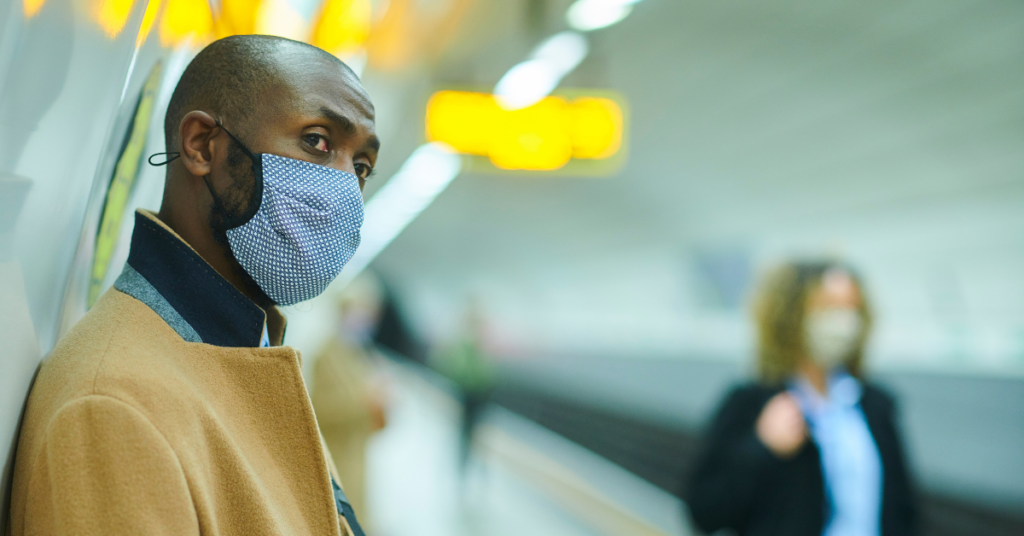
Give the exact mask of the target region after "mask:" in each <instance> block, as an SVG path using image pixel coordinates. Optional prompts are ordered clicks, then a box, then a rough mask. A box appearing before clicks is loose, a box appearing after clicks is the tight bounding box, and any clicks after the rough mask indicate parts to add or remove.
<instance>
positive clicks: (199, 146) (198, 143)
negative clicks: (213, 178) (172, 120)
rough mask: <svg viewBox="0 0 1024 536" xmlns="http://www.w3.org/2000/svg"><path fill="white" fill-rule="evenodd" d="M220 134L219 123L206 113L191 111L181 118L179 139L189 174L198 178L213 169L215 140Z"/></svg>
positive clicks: (183, 161) (182, 158)
mask: <svg viewBox="0 0 1024 536" xmlns="http://www.w3.org/2000/svg"><path fill="white" fill-rule="evenodd" d="M219 132H220V127H219V126H217V121H216V120H215V119H214V118H213V116H211V115H210V114H208V113H206V112H200V111H191V112H189V113H187V114H185V117H182V118H181V124H180V125H178V139H179V140H181V161H182V163H183V164H184V165H185V168H186V169H188V171H189V173H191V174H192V175H195V176H197V177H204V176H206V175H209V174H210V171H211V170H212V169H213V140H214V138H215V137H216V136H217V134H218V133H219Z"/></svg>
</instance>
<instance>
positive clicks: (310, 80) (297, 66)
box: [281, 54, 374, 122]
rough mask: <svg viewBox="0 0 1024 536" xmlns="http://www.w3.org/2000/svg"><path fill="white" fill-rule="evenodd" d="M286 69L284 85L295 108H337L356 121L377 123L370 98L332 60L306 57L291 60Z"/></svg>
mask: <svg viewBox="0 0 1024 536" xmlns="http://www.w3.org/2000/svg"><path fill="white" fill-rule="evenodd" d="M288 59H289V60H292V61H286V63H285V64H284V65H283V66H282V67H283V69H282V71H283V72H282V80H281V82H282V84H283V86H285V88H287V91H288V93H290V97H291V99H292V100H293V102H294V103H295V104H299V105H304V107H314V108H317V109H319V108H322V107H324V106H328V107H333V108H336V109H337V111H344V112H346V113H347V114H356V115H357V116H359V117H352V118H351V119H352V120H354V121H357V120H361V119H368V120H369V121H371V122H372V121H373V119H374V109H373V103H372V102H371V101H370V97H369V96H368V95H367V94H366V90H364V89H363V85H362V84H361V83H360V82H359V79H357V78H356V77H355V75H354V74H352V73H351V71H349V70H348V69H347V68H346V67H344V66H343V65H341V64H340V63H339V62H338V61H336V60H334V59H332V58H324V57H319V55H316V56H315V55H311V54H302V55H298V56H297V57H294V58H288Z"/></svg>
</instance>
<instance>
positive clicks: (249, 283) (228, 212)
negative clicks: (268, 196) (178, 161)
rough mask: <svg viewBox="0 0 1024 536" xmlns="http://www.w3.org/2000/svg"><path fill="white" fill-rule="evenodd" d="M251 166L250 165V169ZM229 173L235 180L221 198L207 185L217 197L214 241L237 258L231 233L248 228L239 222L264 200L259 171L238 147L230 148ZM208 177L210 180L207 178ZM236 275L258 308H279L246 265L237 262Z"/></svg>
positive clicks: (213, 210) (212, 220) (213, 212)
mask: <svg viewBox="0 0 1024 536" xmlns="http://www.w3.org/2000/svg"><path fill="white" fill-rule="evenodd" d="M247 164H248V165H247ZM225 167H226V172H227V175H228V177H229V178H230V179H231V180H230V182H229V184H228V188H227V189H226V190H225V191H224V192H223V193H221V194H216V193H214V191H213V187H212V185H211V184H210V182H209V180H207V181H206V186H207V188H209V189H210V194H211V196H212V197H213V207H212V208H210V230H211V231H213V240H214V241H215V242H217V244H219V245H220V246H221V247H223V248H224V249H225V252H226V253H228V254H230V255H231V257H232V258H234V252H233V251H232V250H231V243H230V241H229V240H228V233H227V232H228V230H229V229H233V228H235V227H238V226H240V225H244V224H245V222H241V223H239V222H238V221H237V220H238V219H239V218H241V217H242V216H244V215H245V214H251V213H254V212H255V210H253V208H254V205H258V203H260V202H261V201H262V200H261V199H256V191H257V188H256V170H255V167H254V166H253V164H252V161H251V160H250V159H249V156H248V155H246V154H245V153H243V152H242V151H241V150H240V149H239V148H238V147H236V146H235V144H234V143H232V144H231V145H229V148H228V158H227V165H226V166H225ZM207 177H208V176H207ZM234 272H235V275H236V276H237V277H238V278H239V279H240V280H241V281H242V282H243V283H244V284H245V286H246V288H247V289H248V290H249V295H250V296H252V297H253V298H254V301H255V302H256V305H258V306H260V307H262V308H264V309H266V308H267V307H270V306H273V305H277V304H276V303H275V302H274V300H272V299H270V297H269V296H267V295H266V293H264V292H263V289H261V288H260V286H259V284H257V283H256V280H255V279H253V278H252V276H251V275H249V272H246V271H245V269H244V268H242V265H241V264H240V263H238V261H237V259H236V261H235V268H234Z"/></svg>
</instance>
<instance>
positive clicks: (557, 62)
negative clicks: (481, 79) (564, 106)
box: [494, 31, 589, 110]
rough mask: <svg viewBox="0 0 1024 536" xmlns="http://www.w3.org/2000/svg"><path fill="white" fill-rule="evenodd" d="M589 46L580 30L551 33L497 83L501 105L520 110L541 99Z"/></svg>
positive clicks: (571, 67) (556, 84)
mask: <svg viewBox="0 0 1024 536" xmlns="http://www.w3.org/2000/svg"><path fill="white" fill-rule="evenodd" d="M588 50H589V46H588V45H587V38H586V37H584V36H583V35H582V34H579V33H577V32H572V31H565V32H560V33H557V34H555V35H553V36H551V37H550V38H548V39H547V40H546V41H544V42H543V43H541V44H540V45H539V46H538V47H537V48H536V49H534V51H533V53H532V54H530V57H529V59H527V60H526V61H524V62H522V63H520V64H518V65H516V66H515V67H512V68H511V69H509V71H508V72H507V73H505V76H503V77H501V80H499V81H498V84H497V85H496V86H494V96H495V97H496V98H497V100H498V105H499V106H501V107H502V108H503V109H505V110H519V109H522V108H526V107H528V106H531V105H533V104H536V103H537V102H540V100H541V99H543V98H544V97H546V96H548V95H549V94H550V93H551V91H552V90H554V89H555V88H556V87H558V84H559V83H560V82H561V81H562V78H564V77H565V75H567V74H569V73H570V72H572V70H573V69H575V68H576V66H577V65H579V64H580V62H582V61H583V58H585V57H587V51H588Z"/></svg>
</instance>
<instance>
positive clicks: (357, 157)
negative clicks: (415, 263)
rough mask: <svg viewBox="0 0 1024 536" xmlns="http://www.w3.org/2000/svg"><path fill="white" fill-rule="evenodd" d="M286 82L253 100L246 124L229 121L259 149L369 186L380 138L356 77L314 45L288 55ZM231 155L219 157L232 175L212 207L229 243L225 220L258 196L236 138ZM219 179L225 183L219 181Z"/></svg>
mask: <svg viewBox="0 0 1024 536" xmlns="http://www.w3.org/2000/svg"><path fill="white" fill-rule="evenodd" d="M283 56H284V57H283V58H281V60H282V61H281V68H282V69H284V73H283V75H282V76H281V82H280V83H278V84H275V85H273V86H272V87H271V88H270V89H268V90H267V91H266V92H265V93H264V94H263V95H262V96H261V97H260V98H259V99H258V100H259V102H251V103H249V105H250V109H251V110H252V111H251V115H250V116H249V117H248V118H247V119H248V121H247V123H248V124H247V128H245V129H240V128H239V127H238V126H233V125H232V124H231V121H230V119H226V120H225V123H224V127H225V128H226V129H228V130H230V131H231V133H232V134H234V135H236V136H238V137H239V139H240V141H242V142H243V143H245V144H246V146H248V148H249V150H250V151H252V152H253V153H269V154H274V155H278V156H284V157H288V158H294V159H296V160H303V161H306V162H310V163H313V164H318V165H321V166H325V167H329V168H333V169H338V170H342V171H347V172H349V173H352V174H353V175H355V176H356V177H358V178H359V187H360V189H362V188H363V186H364V185H365V181H366V179H367V177H369V175H370V173H372V172H373V167H374V165H376V162H377V151H378V149H379V148H380V142H379V141H378V139H377V136H376V132H375V129H374V110H373V104H372V103H371V102H370V99H369V97H368V96H367V95H366V92H365V91H364V90H363V88H362V85H361V84H360V83H359V81H358V80H356V79H355V77H354V76H353V75H352V74H351V73H349V72H348V71H346V70H345V69H344V68H343V67H341V66H340V65H338V64H337V63H335V62H333V61H331V60H329V59H325V58H321V57H318V56H315V55H312V54H309V53H308V51H305V50H298V51H296V52H294V53H284V54H283ZM221 142H222V143H225V144H227V145H228V147H227V149H228V151H227V157H226V158H225V160H224V161H222V162H221V163H220V166H217V167H221V168H222V169H224V170H225V171H226V173H225V174H224V175H226V176H227V177H229V178H230V180H229V181H226V182H227V184H224V183H223V182H222V183H221V185H219V186H218V187H217V188H218V191H221V192H223V193H224V195H223V196H221V201H222V202H223V203H225V205H226V206H214V208H213V212H212V214H211V226H212V227H213V228H214V230H215V235H216V237H217V238H218V241H220V242H222V243H226V236H225V235H224V234H223V233H224V231H225V229H224V226H223V222H224V221H226V220H228V219H229V218H228V217H229V216H237V215H239V214H244V213H245V212H246V209H247V208H248V205H249V204H250V203H251V202H252V201H253V199H252V192H253V189H254V187H255V178H254V177H253V176H252V165H251V164H252V162H251V160H250V159H249V158H248V156H246V155H245V153H244V152H242V150H241V148H239V147H238V146H237V145H236V144H234V143H233V142H232V141H231V139H230V137H229V136H227V135H222V138H221ZM215 182H219V181H216V180H215Z"/></svg>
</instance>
